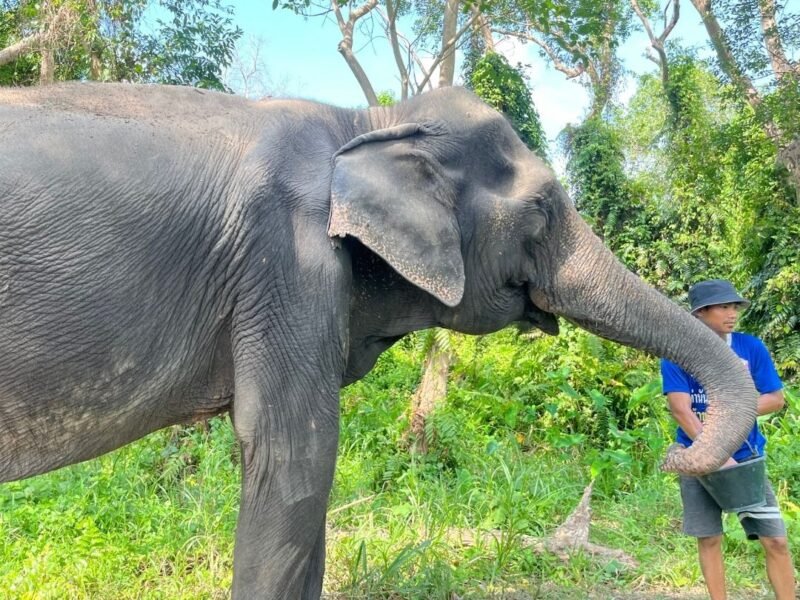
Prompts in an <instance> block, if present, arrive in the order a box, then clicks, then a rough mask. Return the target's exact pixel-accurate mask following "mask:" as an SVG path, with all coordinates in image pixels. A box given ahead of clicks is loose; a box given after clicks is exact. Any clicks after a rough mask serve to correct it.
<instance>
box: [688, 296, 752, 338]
mask: <svg viewBox="0 0 800 600" xmlns="http://www.w3.org/2000/svg"><path fill="white" fill-rule="evenodd" d="M739 310H741V304H739V303H736V302H731V303H728V304H712V305H711V306H706V307H704V308H701V309H699V310H698V311H697V312H696V313H694V314H695V315H697V318H698V319H700V320H701V321H702V322H703V323H705V324H706V325H708V327H710V328H711V329H712V330H713V331H714V333H716V334H717V335H727V334H728V333H731V332H732V331H733V330H734V329H735V328H736V319H738V318H739Z"/></svg>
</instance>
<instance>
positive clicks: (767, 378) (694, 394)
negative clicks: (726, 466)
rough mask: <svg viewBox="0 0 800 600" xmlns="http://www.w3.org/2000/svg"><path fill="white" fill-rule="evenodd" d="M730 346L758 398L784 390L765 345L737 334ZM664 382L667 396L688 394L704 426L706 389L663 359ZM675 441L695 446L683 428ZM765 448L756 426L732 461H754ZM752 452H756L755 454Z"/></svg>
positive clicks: (694, 410) (729, 343)
mask: <svg viewBox="0 0 800 600" xmlns="http://www.w3.org/2000/svg"><path fill="white" fill-rule="evenodd" d="M728 345H729V346H730V347H731V349H732V350H733V351H734V352H735V353H736V355H737V356H738V357H739V358H741V359H742V362H743V363H744V364H745V366H746V367H747V369H748V370H749V371H750V377H752V378H753V383H754V384H755V386H756V390H758V393H759V394H768V393H769V392H775V391H778V390H780V389H781V388H783V383H782V382H781V379H780V377H779V376H778V372H777V371H776V370H775V365H774V364H773V362H772V357H771V356H770V355H769V350H767V347H766V346H764V342H762V341H761V340H760V339H758V338H757V337H754V336H752V335H747V334H746V333H738V332H735V333H732V334H730V335H729V336H728ZM661 378H662V381H663V384H662V385H663V391H664V394H668V393H669V392H684V393H686V394H689V396H690V397H691V399H692V411H693V412H694V413H695V414H696V415H697V418H698V419H700V421H701V422H702V421H703V420H704V418H705V412H706V408H708V397H707V396H706V391H705V390H704V389H703V386H701V385H700V384H699V383H698V382H697V380H696V379H695V378H694V377H692V376H691V375H689V374H688V373H687V372H686V371H684V370H683V369H681V368H680V367H679V366H678V365H676V364H675V363H672V362H670V361H668V360H666V359H663V358H662V359H661ZM675 441H677V442H678V443H679V444H683V445H684V446H686V447H687V448H688V447H689V446H691V445H692V440H691V438H690V437H689V436H688V435H686V432H685V431H684V430H683V429H681V428H680V427H678V431H677V434H676V436H675ZM765 445H766V439H764V436H763V435H762V434H761V432H760V431H759V429H758V423H757V422H756V423H755V424H754V425H753V429H752V430H751V431H750V434H749V435H748V436H747V440H745V442H744V444H742V447H741V448H739V450H737V451H736V452H735V453H734V455H733V459H734V460H736V461H741V460H744V459H746V458H749V457H751V456H752V455H753V452H756V453H757V454H758V455H759V456H761V455H762V454H763V453H764V446H765ZM751 448H752V449H753V450H752V451H751Z"/></svg>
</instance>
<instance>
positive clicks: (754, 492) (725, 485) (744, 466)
mask: <svg viewBox="0 0 800 600" xmlns="http://www.w3.org/2000/svg"><path fill="white" fill-rule="evenodd" d="M764 459H765V457H764V456H758V457H756V458H753V459H750V460H748V461H746V462H742V463H739V464H737V465H736V466H733V467H728V468H726V469H720V470H719V471H712V472H711V473H706V474H705V475H701V476H699V477H698V478H697V479H698V481H700V483H701V484H702V486H703V487H704V488H705V489H706V491H707V492H708V493H709V494H711V497H712V498H714V500H715V501H716V502H717V504H719V507H720V508H721V509H722V510H724V511H725V512H741V511H743V510H748V509H750V508H756V507H758V506H764V505H765V504H766V503H767V501H766V498H765V497H764V481H765V479H766V462H765V460H764Z"/></svg>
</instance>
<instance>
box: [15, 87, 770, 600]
mask: <svg viewBox="0 0 800 600" xmlns="http://www.w3.org/2000/svg"><path fill="white" fill-rule="evenodd" d="M0 215H2V217H1V218H0V219H1V220H0V481H9V480H14V479H20V478H24V477H29V476H31V475H35V474H37V473H43V472H45V471H49V470H51V469H57V468H59V467H62V466H64V465H68V464H71V463H75V462H78V461H82V460H86V459H89V458H92V457H96V456H98V455H100V454H102V453H104V452H108V451H110V450H113V449H115V448H119V447H120V446H122V445H123V444H126V443H128V442H130V441H132V440H135V439H137V438H139V437H141V436H144V435H146V434H147V433H149V432H152V431H155V430H157V429H159V428H162V427H166V426H168V425H172V424H176V423H184V422H187V421H191V420H193V419H198V418H202V417H207V416H210V415H214V414H218V413H222V412H224V411H230V413H231V416H232V421H233V426H234V428H235V431H236V435H237V438H238V440H239V442H240V445H241V455H242V465H243V483H242V496H241V507H240V513H239V521H238V526H237V531H236V546H235V551H234V583H233V595H234V597H235V598H241V599H248V600H249V599H252V598H269V599H274V598H316V597H318V596H319V595H320V593H321V586H322V576H323V570H324V553H325V510H326V503H327V499H328V493H329V490H330V486H331V481H332V478H333V472H334V466H335V462H336V446H337V435H338V429H339V423H338V419H339V414H338V412H339V406H338V403H339V389H340V388H341V387H342V386H344V385H346V384H348V383H350V382H352V381H355V380H357V379H358V378H360V377H363V376H364V375H365V374H366V373H367V372H368V371H369V370H370V368H371V367H372V366H373V364H374V363H375V360H376V359H377V357H378V355H379V354H380V353H381V352H383V351H384V350H385V349H386V348H388V347H389V346H391V345H392V344H393V343H394V342H396V341H397V340H398V339H400V338H401V337H402V336H403V335H404V334H406V333H408V332H410V331H413V330H417V329H422V328H426V327H433V326H438V327H447V328H450V329H453V330H456V331H461V332H466V333H473V334H479V333H486V332H490V331H495V330H497V329H499V328H502V327H504V326H506V325H507V324H509V323H512V322H525V323H528V324H530V325H533V326H536V327H539V328H541V329H542V330H544V331H546V332H548V333H551V334H555V333H557V331H558V324H557V319H556V315H560V316H563V317H565V318H567V319H569V320H571V321H573V322H575V323H577V324H578V325H580V326H582V327H584V328H586V329H588V330H589V331H592V332H595V333H597V334H598V335H601V336H604V337H606V338H609V339H612V340H617V341H619V342H622V343H624V344H628V345H631V346H634V347H637V348H641V349H643V350H646V351H648V352H652V353H655V354H657V355H660V356H665V357H667V358H669V359H671V360H673V361H674V362H676V363H678V364H679V365H681V366H682V367H684V368H685V369H687V370H688V371H690V372H692V373H694V374H695V375H696V376H697V377H698V378H699V379H700V380H701V381H702V382H703V384H704V385H705V387H706V389H707V390H709V396H710V401H711V408H710V409H709V411H708V420H707V421H706V424H705V430H704V432H703V434H702V435H701V436H700V438H699V439H698V441H697V443H695V444H694V445H693V446H692V447H691V448H690V449H688V450H680V449H676V450H673V451H672V452H671V453H670V454H669V456H668V457H667V459H666V463H665V464H666V468H667V469H670V470H677V471H682V472H687V473H697V472H704V471H708V470H711V469H713V468H715V467H716V466H718V465H720V464H721V463H722V462H723V461H724V460H725V459H726V458H727V457H728V456H729V455H730V454H731V453H732V452H733V450H734V449H735V448H737V447H738V446H739V444H740V442H741V440H742V439H744V437H745V435H746V434H747V431H748V430H749V428H750V427H751V425H752V422H753V419H754V418H755V399H756V392H755V389H754V388H753V384H752V383H751V382H750V380H749V378H748V377H747V374H746V372H745V370H744V369H743V368H742V366H741V365H740V364H739V361H738V360H737V359H736V358H735V357H734V355H733V353H731V352H730V351H729V350H728V349H727V347H726V346H725V344H724V342H722V341H721V340H720V339H719V338H718V337H716V336H715V335H713V333H711V331H710V330H708V329H707V328H706V327H704V326H702V325H701V324H699V323H697V322H696V320H695V319H693V318H692V317H690V316H689V315H688V314H687V313H686V312H685V311H683V310H681V309H680V308H679V307H677V306H676V305H674V304H673V303H671V302H670V301H668V300H667V299H666V298H664V297H663V296H661V295H660V294H658V293H657V292H655V291H654V290H653V289H651V288H649V287H648V286H647V285H645V284H644V283H643V282H642V281H641V280H639V279H638V278H637V277H635V276H634V275H633V274H631V273H630V272H628V271H627V270H625V269H624V268H623V267H622V266H621V265H620V264H619V263H618V262H617V261H616V260H615V258H614V257H613V256H612V255H611V253H609V252H608V251H607V250H606V249H605V248H604V246H603V245H602V244H601V242H600V241H599V240H598V239H597V238H596V237H595V236H594V235H593V234H592V233H591V231H590V229H589V228H588V227H587V226H586V224H585V223H584V222H583V221H582V220H581V219H580V218H579V216H578V214H577V212H576V211H575V209H574V207H573V205H572V203H571V202H570V200H569V198H568V197H567V195H566V194H565V192H564V190H563V189H562V187H561V186H560V185H559V183H558V182H557V180H556V179H555V177H554V176H553V174H552V173H551V172H550V171H549V170H548V169H547V168H546V166H545V165H544V164H543V163H542V162H541V161H540V160H538V159H537V158H536V157H535V156H534V155H533V154H531V153H530V152H529V151H528V150H527V149H526V147H525V146H524V145H523V143H522V142H521V141H520V140H519V138H518V137H517V136H516V135H515V133H514V131H513V130H512V128H511V127H510V126H509V124H508V123H507V122H506V120H505V119H504V118H503V117H502V116H501V115H500V114H498V113H497V112H495V111H494V110H492V109H490V108H488V107H487V106H486V105H484V104H483V103H481V102H480V101H479V100H478V99H477V98H476V97H475V96H473V95H472V94H471V93H469V92H467V91H465V90H463V89H444V90H438V91H435V92H431V93H428V94H425V95H424V96H421V97H418V98H415V99H413V100H410V101H408V102H404V103H402V104H399V105H397V106H394V107H391V108H370V109H368V110H344V109H339V108H334V107H330V106H325V105H322V104H316V103H312V102H305V101H290V100H270V101H266V102H261V103H255V102H250V101H247V100H244V99H242V98H237V97H233V96H228V95H223V94H217V93H210V92H204V91H198V90H195V89H187V88H183V89H182V88H169V87H148V86H132V85H131V86H126V85H111V84H108V85H102V84H96V85H92V84H72V85H59V86H55V87H48V88H38V89H4V90H0Z"/></svg>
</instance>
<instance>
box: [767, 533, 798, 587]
mask: <svg viewBox="0 0 800 600" xmlns="http://www.w3.org/2000/svg"><path fill="white" fill-rule="evenodd" d="M759 541H760V542H761V545H762V546H764V553H765V554H766V557H767V577H769V582H770V583H771V584H772V589H773V590H775V600H794V566H793V565H792V556H791V554H789V543H788V542H787V541H786V538H785V537H762V538H759Z"/></svg>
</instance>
